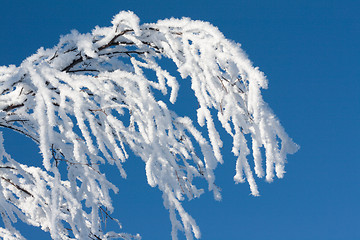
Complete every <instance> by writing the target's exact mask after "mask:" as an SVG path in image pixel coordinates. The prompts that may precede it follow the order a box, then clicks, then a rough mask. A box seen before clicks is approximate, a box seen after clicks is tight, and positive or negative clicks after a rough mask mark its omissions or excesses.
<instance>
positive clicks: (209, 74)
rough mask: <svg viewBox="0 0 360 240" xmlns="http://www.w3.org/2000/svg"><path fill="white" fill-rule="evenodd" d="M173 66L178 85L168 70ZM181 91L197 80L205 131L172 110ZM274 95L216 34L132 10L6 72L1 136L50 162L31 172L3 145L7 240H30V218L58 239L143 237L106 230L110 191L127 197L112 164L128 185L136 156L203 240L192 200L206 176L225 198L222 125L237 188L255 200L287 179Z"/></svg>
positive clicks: (286, 145) (173, 216) (288, 149)
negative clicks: (25, 234) (243, 185)
mask: <svg viewBox="0 0 360 240" xmlns="http://www.w3.org/2000/svg"><path fill="white" fill-rule="evenodd" d="M166 59H168V60H169V61H172V62H173V64H175V65H176V67H177V71H178V74H179V75H178V76H175V75H174V74H170V73H169V71H167V70H166V69H165V68H166V64H162V63H163V60H166ZM149 72H151V73H152V74H148V73H149ZM179 76H180V77H179ZM179 78H180V79H179ZM181 78H182V79H181ZM181 81H191V88H192V90H191V91H192V93H193V94H194V95H195V97H196V99H197V102H196V103H194V107H195V108H196V107H198V108H197V110H196V111H197V118H196V119H193V120H194V122H193V120H191V119H190V118H189V117H188V116H179V115H178V114H177V113H176V112H174V111H173V110H171V109H172V105H173V104H175V103H176V99H177V95H178V92H179V89H180V87H181V84H180V83H181ZM266 87H267V81H266V78H265V77H264V75H263V73H262V72H260V71H259V70H258V69H257V68H254V67H253V66H252V64H251V62H250V61H249V59H248V58H247V57H246V55H245V54H244V53H243V52H242V50H241V49H240V46H239V45H238V44H235V43H233V42H231V41H229V40H227V39H225V37H224V36H223V34H222V33H221V32H220V31H219V30H218V29H217V28H216V27H214V26H212V25H211V24H209V23H206V22H201V21H193V20H190V19H188V18H182V19H167V20H161V21H158V22H157V23H153V24H139V19H138V17H137V16H136V15H134V14H133V13H132V12H120V13H119V14H118V15H116V16H115V17H114V18H113V21H112V26H110V27H96V28H95V29H94V30H93V31H92V32H91V33H87V34H80V33H78V32H76V31H73V32H72V33H71V34H68V35H66V36H63V37H61V39H60V42H59V44H58V45H57V46H55V47H54V48H52V49H43V48H41V49H39V50H38V52H37V53H36V54H34V55H32V56H30V57H29V58H27V59H25V60H24V61H23V62H22V63H21V65H20V66H19V67H16V66H8V67H0V92H1V95H0V126H1V127H5V128H9V129H12V130H14V131H17V132H19V133H21V134H23V135H25V136H27V137H30V138H31V139H32V140H33V141H35V142H36V143H37V144H38V145H39V148H40V151H41V154H42V163H43V168H39V167H33V166H30V165H31V162H29V166H27V165H23V164H20V163H18V162H17V161H15V160H14V159H12V158H11V156H9V155H8V154H7V153H6V152H5V150H4V147H3V145H2V144H1V145H0V178H1V179H0V212H1V216H2V219H3V222H4V224H5V228H1V229H0V236H2V237H4V238H5V239H22V236H21V233H20V232H19V231H17V230H16V229H15V228H14V227H13V224H12V223H13V222H15V221H16V219H20V220H22V221H23V222H25V223H27V224H30V225H34V226H40V227H41V228H42V229H43V230H44V231H48V232H50V234H51V237H52V238H53V239H73V238H75V239H111V238H117V239H118V238H120V239H138V238H140V236H139V235H130V234H127V233H115V232H106V231H105V230H104V228H103V226H102V221H101V214H103V212H105V211H106V214H110V213H111V212H112V211H113V206H112V203H111V199H110V196H109V193H110V191H114V192H118V189H117V187H116V186H115V185H113V184H112V183H111V182H109V181H108V180H107V179H106V177H105V174H104V173H103V169H104V167H103V166H104V165H105V166H106V165H107V166H108V165H109V164H110V165H116V167H117V168H118V169H119V171H120V173H121V176H122V177H124V178H126V171H125V169H124V168H123V163H124V162H125V161H126V160H127V159H128V157H129V154H130V152H132V153H133V154H135V155H137V156H139V157H140V158H141V159H142V160H143V161H144V162H145V171H146V176H147V181H148V183H149V185H150V186H152V187H158V188H159V189H160V190H161V191H162V193H163V200H164V206H165V207H166V208H167V209H168V210H169V213H170V220H171V223H172V238H173V239H177V234H178V231H179V230H180V231H183V232H184V233H185V235H186V238H187V239H193V237H194V236H195V237H196V238H200V230H199V228H198V226H197V225H196V223H195V220H194V219H193V218H192V217H191V216H190V215H189V214H188V213H187V212H186V211H185V209H184V208H183V206H182V204H181V202H182V201H183V200H184V199H185V198H187V199H192V198H196V197H199V196H200V195H201V194H202V193H203V190H202V189H199V188H197V187H196V186H195V185H194V184H193V179H194V178H196V177H197V178H202V179H204V180H205V181H206V182H207V184H208V190H209V191H212V192H213V193H214V196H215V199H218V200H219V199H220V198H221V195H220V192H219V188H218V187H217V186H216V185H215V183H214V181H215V176H214V169H215V168H216V167H217V164H218V163H222V162H223V159H222V154H221V148H222V145H223V142H222V141H221V139H220V135H219V133H218V128H219V127H220V128H221V126H222V127H223V128H224V129H225V130H226V132H227V133H228V134H229V135H230V136H231V137H232V139H233V148H232V152H233V154H234V155H235V156H236V158H237V161H236V175H235V177H234V180H235V181H236V182H244V181H247V182H248V183H249V185H250V190H251V193H252V194H253V195H259V191H258V188H257V185H256V182H255V175H256V176H257V177H259V178H261V177H265V178H266V180H267V181H271V180H272V179H273V178H274V176H275V175H276V176H277V177H279V178H282V177H283V174H284V172H285V171H284V164H285V162H286V155H287V154H289V153H294V152H295V151H296V150H297V146H296V145H295V144H294V143H293V142H292V140H291V139H290V138H289V137H288V135H287V134H286V133H285V131H284V129H283V128H282V126H281V125H280V123H279V121H278V120H277V118H276V117H275V115H274V114H273V113H272V111H271V110H270V108H269V107H268V106H267V104H266V103H265V102H264V101H263V99H262V97H261V92H260V90H261V88H266ZM160 99H163V100H160ZM164 99H165V100H164ZM179 104H181V103H179ZM204 133H205V134H204ZM247 139H251V141H250V142H247ZM0 140H1V143H2V142H3V139H2V135H1V138H0ZM250 160H251V161H254V169H252V168H251V167H250V164H249V161H250ZM60 166H66V167H65V168H63V169H66V170H60ZM108 167H109V166H108ZM105 169H106V167H105Z"/></svg>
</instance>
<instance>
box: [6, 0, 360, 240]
mask: <svg viewBox="0 0 360 240" xmlns="http://www.w3.org/2000/svg"><path fill="white" fill-rule="evenodd" d="M121 10H132V11H134V12H135V13H136V14H137V15H138V16H139V17H140V19H141V21H142V22H143V23H144V22H154V21H156V20H157V19H163V18H169V17H172V16H173V17H182V16H188V17H190V18H192V19H200V20H205V21H209V22H211V23H212V24H213V25H215V26H217V27H219V29H220V31H222V32H223V33H224V35H225V36H226V37H227V38H229V39H232V40H234V41H236V42H239V43H241V44H242V48H243V49H244V50H245V51H246V53H247V54H248V55H249V58H250V59H251V60H252V61H253V62H254V65H256V66H259V67H260V69H261V70H262V71H263V72H265V74H266V75H267V77H268V79H269V89H268V90H264V91H263V96H264V99H265V100H266V101H267V102H268V103H269V105H270V106H271V108H272V109H273V110H274V112H275V113H276V115H277V116H278V117H279V119H280V121H281V123H282V124H283V126H284V127H285V129H286V131H287V132H288V134H289V135H290V136H291V137H292V138H293V139H294V141H295V142H296V143H298V144H299V145H300V146H301V149H300V150H299V151H298V152H297V153H296V154H295V155H291V156H289V157H288V164H287V166H286V171H287V173H286V175H285V178H284V179H281V180H278V179H277V180H275V181H274V182H273V183H271V184H268V183H266V182H264V180H262V179H259V180H258V184H259V189H260V194H261V196H260V197H252V196H250V191H249V188H248V185H247V184H239V185H235V184H234V182H233V175H234V173H235V170H234V168H235V158H234V157H233V156H232V155H231V154H229V153H230V149H231V141H230V139H229V138H226V137H225V146H224V149H223V153H224V159H225V163H224V164H223V165H221V166H219V167H218V169H217V170H216V174H217V184H218V185H219V186H220V187H221V188H222V195H223V200H222V201H221V202H216V201H215V200H214V199H213V197H212V194H211V193H205V194H204V195H203V196H202V197H201V198H200V199H196V200H194V201H191V202H186V203H185V207H186V209H187V210H188V211H189V212H190V213H191V214H192V216H193V217H194V218H195V219H196V220H197V223H198V225H199V226H200V229H201V231H202V239H214V240H215V239H245V240H246V239H259V240H260V239H278V240H288V239H292V240H297V239H301V240H306V239H309V240H312V239H314V240H315V239H316V240H318V239H328V240H331V239H334V240H335V239H360V231H359V226H360V206H359V200H360V180H359V176H360V154H359V152H358V150H356V149H357V146H358V144H359V140H358V138H359V136H360V125H359V120H360V82H359V69H360V68H359V66H358V65H359V56H360V47H359V38H360V17H359V14H358V13H359V12H360V3H358V2H357V1H351V0H343V1H332V0H324V1H320V0H313V1H310V0H309V1H305V0H304V1H301V0H299V1H285V0H283V1H280V0H279V1H266V0H262V1H260V0H252V1H250V0H247V1H244V0H236V1H235V0H223V1H213V0H208V1H205V0H204V1H196V0H193V1H188V0H184V1H174V2H173V1H153V0H149V1H143V0H140V1H115V0H113V1H109V0H102V1H93V0H88V1H80V0H79V1H68V0H63V1H37V0H33V1H10V0H3V1H1V8H0V29H1V37H0V53H1V54H0V65H8V64H17V65H18V64H20V63H21V61H22V60H23V59H24V58H26V57H28V56H29V55H31V54H33V53H35V51H36V50H37V49H38V48H39V47H41V46H44V47H52V46H53V45H55V44H56V43H57V42H58V40H59V36H60V35H63V34H67V33H69V32H70V30H71V29H77V30H78V31H80V32H88V31H90V30H91V29H92V28H93V27H94V26H95V25H99V26H107V25H109V24H110V20H111V18H112V16H113V15H115V14H116V13H118V12H119V11H121ZM5 134H6V135H5V137H7V140H6V147H8V149H9V152H10V153H12V154H13V155H14V158H16V159H18V158H23V159H24V158H27V159H31V158H33V159H36V158H38V156H37V155H36V154H37V152H38V150H36V149H35V150H34V146H35V145H34V144H33V143H31V142H30V141H29V140H27V139H25V138H23V137H21V136H19V135H17V134H13V133H11V132H9V131H5ZM19 149H21V150H19ZM143 166H144V164H143V163H142V162H141V161H139V159H135V160H134V161H131V159H130V160H129V162H128V163H127V165H125V167H127V173H128V179H127V180H120V179H116V178H115V176H116V174H112V175H111V176H112V177H114V180H113V181H114V183H116V184H118V185H119V188H120V192H121V193H120V194H122V195H120V196H115V198H114V205H115V206H116V207H117V210H116V211H117V212H116V213H117V214H118V215H117V216H118V218H119V219H120V221H122V222H123V227H124V231H127V232H131V233H141V235H142V236H143V239H146V240H147V239H170V231H171V226H170V221H169V218H168V213H167V211H166V210H165V209H164V208H163V206H162V199H161V193H160V192H159V191H158V190H157V189H153V188H151V187H149V186H147V185H146V183H145V181H146V179H145V173H144V168H143ZM116 213H115V214H116ZM19 228H23V229H24V231H25V233H24V236H25V237H27V238H28V239H49V237H48V235H46V234H43V233H41V232H40V231H37V230H33V229H31V228H25V227H24V226H23V225H19Z"/></svg>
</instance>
